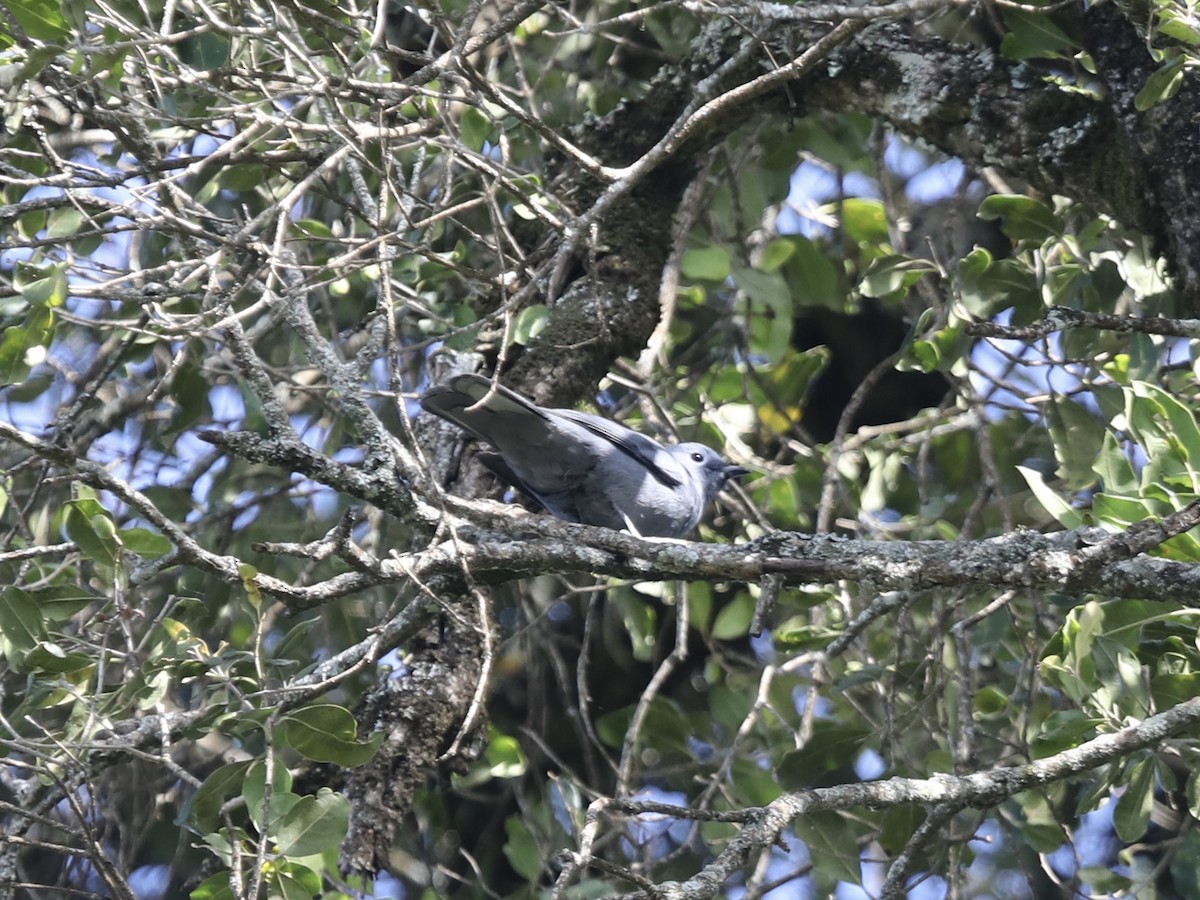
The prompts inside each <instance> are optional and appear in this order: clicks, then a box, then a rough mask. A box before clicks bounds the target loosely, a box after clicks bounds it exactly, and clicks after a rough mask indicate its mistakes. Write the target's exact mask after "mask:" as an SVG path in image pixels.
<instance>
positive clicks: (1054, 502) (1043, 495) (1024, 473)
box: [1017, 466, 1084, 529]
mask: <svg viewBox="0 0 1200 900" xmlns="http://www.w3.org/2000/svg"><path fill="white" fill-rule="evenodd" d="M1017 471H1018V472H1019V473H1020V474H1021V477H1022V478H1024V479H1025V483H1026V484H1028V485H1029V489H1030V490H1031V491H1033V496H1034V497H1035V498H1037V501H1038V503H1040V504H1042V509H1044V510H1046V512H1048V513H1049V514H1050V515H1051V516H1052V517H1053V518H1054V520H1055V521H1056V522H1058V524H1060V525H1062V526H1063V528H1068V529H1070V528H1079V527H1080V526H1081V525H1083V524H1084V517H1083V514H1082V513H1081V512H1080V511H1079V510H1077V509H1075V508H1074V507H1073V506H1071V504H1070V503H1068V502H1067V501H1066V500H1064V499H1063V498H1062V497H1060V496H1059V495H1058V494H1057V493H1055V492H1054V491H1053V490H1051V488H1050V486H1049V485H1047V484H1046V482H1045V480H1044V479H1043V478H1042V473H1041V472H1039V471H1037V469H1030V468H1027V467H1026V466H1017Z"/></svg>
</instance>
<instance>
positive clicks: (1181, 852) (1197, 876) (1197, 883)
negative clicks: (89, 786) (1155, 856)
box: [1125, 828, 1200, 897]
mask: <svg viewBox="0 0 1200 900" xmlns="http://www.w3.org/2000/svg"><path fill="white" fill-rule="evenodd" d="M1174 851H1175V852H1174V853H1172V854H1171V885H1172V887H1174V889H1175V891H1176V892H1177V893H1178V896H1180V897H1200V831H1197V830H1196V829H1195V828H1190V829H1188V830H1186V831H1185V832H1184V833H1183V837H1182V838H1181V840H1180V842H1179V845H1178V846H1177V847H1175V848H1174ZM1125 893H1126V895H1127V896H1133V894H1132V892H1130V891H1126V892H1125Z"/></svg>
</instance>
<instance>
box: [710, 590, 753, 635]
mask: <svg viewBox="0 0 1200 900" xmlns="http://www.w3.org/2000/svg"><path fill="white" fill-rule="evenodd" d="M753 618H754V598H753V597H751V596H750V594H749V593H741V594H738V595H737V596H736V597H734V598H733V600H732V601H730V602H729V603H726V604H725V605H724V606H723V607H721V609H720V610H719V611H718V612H717V619H716V621H715V622H713V629H712V636H713V637H714V638H715V639H716V640H718V641H733V640H737V639H738V638H742V637H745V636H746V634H747V633H748V632H749V631H750V621H751V620H752V619H753Z"/></svg>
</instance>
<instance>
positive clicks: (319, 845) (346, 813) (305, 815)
mask: <svg viewBox="0 0 1200 900" xmlns="http://www.w3.org/2000/svg"><path fill="white" fill-rule="evenodd" d="M349 827H350V801H349V800H348V799H347V798H346V797H344V796H342V795H341V794H338V793H335V792H334V791H332V790H330V789H329V788H321V789H320V790H319V791H318V792H317V794H316V796H315V797H314V796H308V797H301V798H300V800H299V802H297V803H296V804H295V805H294V806H293V807H292V808H291V809H290V810H288V811H287V813H286V814H285V815H284V817H283V821H282V822H280V825H279V832H278V836H277V837H276V842H277V843H278V845H279V852H280V853H281V854H282V855H284V856H313V855H314V854H317V853H324V852H325V851H327V850H332V849H334V848H336V847H338V846H339V845H340V844H341V843H342V841H343V840H344V839H345V837H346V831H347V830H348V829H349Z"/></svg>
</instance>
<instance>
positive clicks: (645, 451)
mask: <svg viewBox="0 0 1200 900" xmlns="http://www.w3.org/2000/svg"><path fill="white" fill-rule="evenodd" d="M552 412H553V413H555V414H556V415H559V416H562V417H563V418H564V419H567V420H568V421H570V422H574V423H575V424H576V425H579V426H580V427H582V428H585V429H587V430H588V431H590V432H591V433H592V434H594V435H596V436H597V437H601V438H604V440H606V441H608V442H609V443H610V444H612V445H613V446H614V447H616V448H617V449H618V450H621V451H622V452H624V453H627V454H628V455H629V456H631V457H633V458H634V459H636V460H637V461H638V462H640V463H641V464H642V465H643V466H645V467H646V468H647V469H648V470H649V472H650V474H651V475H653V476H654V477H655V478H656V479H657V480H658V481H660V482H662V483H663V484H665V485H666V486H667V487H679V486H680V485H681V484H683V482H682V481H681V480H680V479H679V478H678V477H677V476H675V475H673V474H672V473H670V472H668V471H667V470H666V469H664V468H663V466H662V462H661V459H662V458H663V456H664V454H663V451H664V449H665V448H664V447H663V446H662V445H661V444H659V443H658V441H655V440H654V439H653V438H648V437H646V436H645V435H644V434H638V433H637V432H636V431H631V430H630V429H628V428H626V427H625V426H624V425H618V424H617V423H616V422H611V421H609V420H608V419H602V418H601V417H600V416H593V415H592V414H591V413H583V412H577V411H575V410H573V409H556V410H552ZM666 458H667V459H670V457H669V456H667V457H666Z"/></svg>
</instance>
